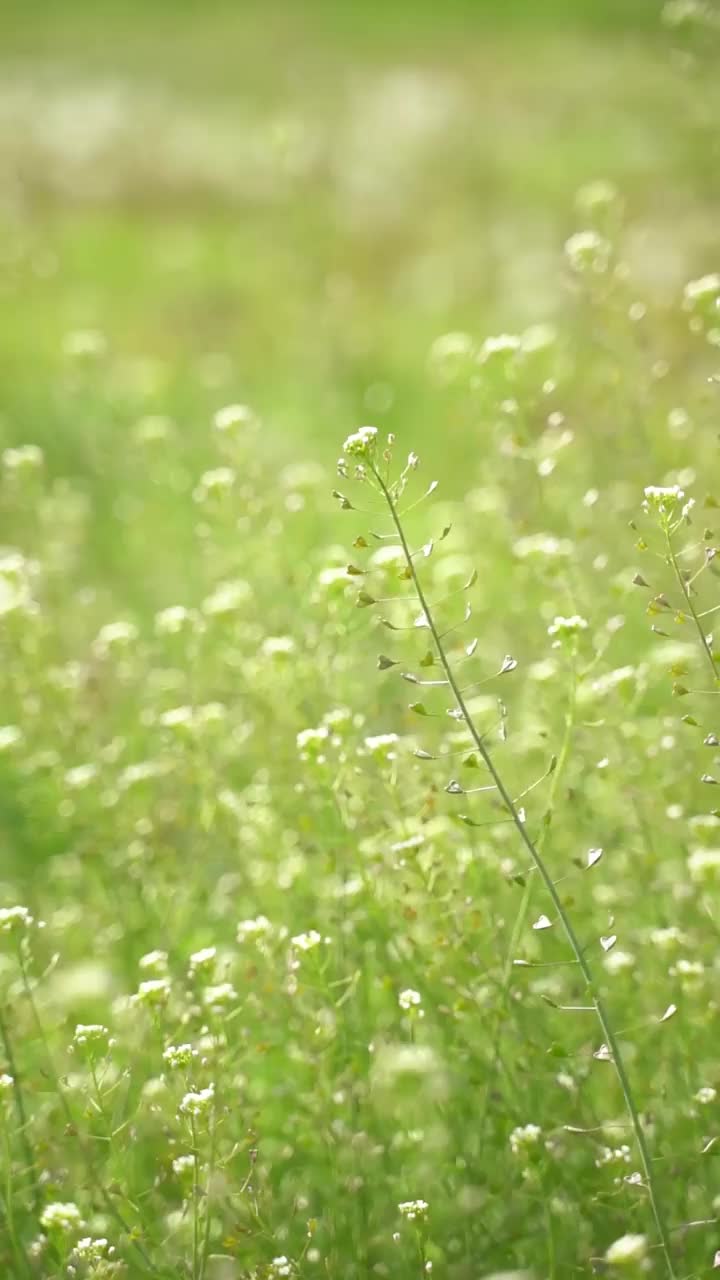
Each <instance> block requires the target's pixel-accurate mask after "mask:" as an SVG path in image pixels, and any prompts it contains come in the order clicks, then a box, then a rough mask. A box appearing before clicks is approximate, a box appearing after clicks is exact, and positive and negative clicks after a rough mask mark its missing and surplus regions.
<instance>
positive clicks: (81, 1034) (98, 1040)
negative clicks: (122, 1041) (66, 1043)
mask: <svg viewBox="0 0 720 1280" xmlns="http://www.w3.org/2000/svg"><path fill="white" fill-rule="evenodd" d="M109 1036H110V1032H109V1031H108V1029H107V1027H104V1026H103V1025H102V1023H100V1022H89V1023H83V1022H79V1023H78V1024H77V1026H76V1028H75V1034H74V1036H73V1044H74V1045H78V1046H80V1047H84V1046H85V1045H91V1046H99V1047H102V1048H103V1049H106V1048H107V1047H108V1039H109Z"/></svg>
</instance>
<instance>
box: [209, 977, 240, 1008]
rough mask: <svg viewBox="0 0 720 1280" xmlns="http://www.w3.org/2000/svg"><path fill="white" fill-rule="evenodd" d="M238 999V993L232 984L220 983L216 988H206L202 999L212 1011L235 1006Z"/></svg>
mask: <svg viewBox="0 0 720 1280" xmlns="http://www.w3.org/2000/svg"><path fill="white" fill-rule="evenodd" d="M237 998H238V994H237V991H236V990H235V988H234V986H233V985H232V983H231V982H219V983H218V984H217V985H216V986H213V987H206V988H205V990H204V991H203V997H202V999H203V1004H206V1005H207V1006H208V1008H210V1009H220V1008H222V1006H223V1005H227V1004H233V1003H234V1002H235V1001H236V1000H237Z"/></svg>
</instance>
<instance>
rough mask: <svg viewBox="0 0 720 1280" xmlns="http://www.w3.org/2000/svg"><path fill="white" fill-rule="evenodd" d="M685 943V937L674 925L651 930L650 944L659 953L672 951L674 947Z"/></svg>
mask: <svg viewBox="0 0 720 1280" xmlns="http://www.w3.org/2000/svg"><path fill="white" fill-rule="evenodd" d="M684 941H685V935H684V933H683V932H682V930H681V929H678V927H677V925H676V924H671V925H667V926H666V927H665V928H660V929H653V930H652V931H651V933H650V942H651V943H652V945H653V946H654V947H657V948H658V950H659V951H673V950H674V949H675V947H679V946H680V945H681V944H682V943H683V942H684Z"/></svg>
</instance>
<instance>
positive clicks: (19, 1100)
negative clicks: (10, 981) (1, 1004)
mask: <svg viewBox="0 0 720 1280" xmlns="http://www.w3.org/2000/svg"><path fill="white" fill-rule="evenodd" d="M0 1040H2V1045H3V1049H4V1051H5V1057H6V1058H7V1064H8V1067H9V1069H10V1075H11V1076H12V1082H13V1085H12V1087H13V1096H14V1099H15V1110H16V1112H17V1118H18V1130H19V1133H20V1141H21V1143H22V1147H23V1151H24V1153H25V1161H26V1163H27V1167H28V1173H29V1174H30V1177H31V1178H32V1182H33V1203H34V1207H35V1212H36V1213H39V1212H40V1205H41V1203H42V1197H41V1195H40V1184H39V1181H38V1173H37V1164H36V1162H35V1156H34V1155H33V1150H32V1147H31V1145H30V1138H29V1136H28V1119H27V1112H26V1110H25V1097H24V1094H23V1088H22V1081H21V1079H20V1075H19V1073H18V1068H17V1063H16V1061H15V1054H14V1052H13V1044H12V1040H11V1038H10V1031H9V1029H8V1026H7V1023H6V1022H5V1017H4V1015H3V1011H2V1008H0ZM8 1167H9V1166H8Z"/></svg>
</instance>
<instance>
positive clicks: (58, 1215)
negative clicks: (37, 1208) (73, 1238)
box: [40, 1200, 82, 1235]
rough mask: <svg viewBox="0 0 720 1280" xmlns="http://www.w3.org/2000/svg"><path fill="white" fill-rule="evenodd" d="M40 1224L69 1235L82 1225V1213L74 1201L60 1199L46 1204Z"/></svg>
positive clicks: (47, 1228)
mask: <svg viewBox="0 0 720 1280" xmlns="http://www.w3.org/2000/svg"><path fill="white" fill-rule="evenodd" d="M40 1226H41V1227H44V1228H45V1230H46V1231H57V1232H60V1233H61V1234H63V1235H69V1234H70V1232H72V1231H76V1230H77V1229H78V1228H79V1227H80V1226H82V1215H81V1213H80V1210H79V1209H78V1207H77V1205H76V1204H73V1203H72V1201H69V1202H62V1201H59V1200H58V1201H55V1202H54V1203H53V1204H47V1205H46V1206H45V1208H44V1209H43V1211H42V1213H41V1214H40Z"/></svg>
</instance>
